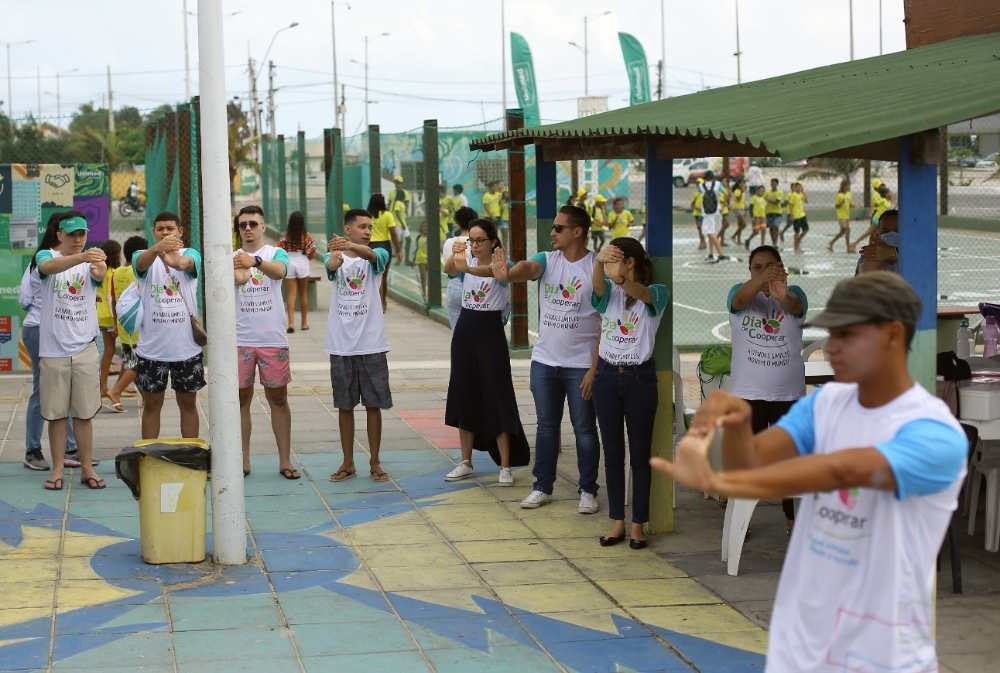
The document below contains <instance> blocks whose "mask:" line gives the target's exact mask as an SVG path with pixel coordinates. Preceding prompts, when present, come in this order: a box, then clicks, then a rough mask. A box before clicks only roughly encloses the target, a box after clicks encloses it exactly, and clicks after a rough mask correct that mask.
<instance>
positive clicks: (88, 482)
mask: <svg viewBox="0 0 1000 673" xmlns="http://www.w3.org/2000/svg"><path fill="white" fill-rule="evenodd" d="M80 483H81V484H83V485H84V486H86V487H87V488H89V489H92V490H95V491H99V490H101V489H102V488H107V486H108V485H107V484H106V483H105V482H104V480H103V479H100V478H99V477H85V478H83V479H81V480H80Z"/></svg>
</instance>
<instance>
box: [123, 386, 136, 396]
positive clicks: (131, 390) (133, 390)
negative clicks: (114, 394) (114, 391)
mask: <svg viewBox="0 0 1000 673" xmlns="http://www.w3.org/2000/svg"><path fill="white" fill-rule="evenodd" d="M138 394H139V389H138V388H136V387H135V386H129V387H128V388H126V389H125V390H123V391H122V395H138Z"/></svg>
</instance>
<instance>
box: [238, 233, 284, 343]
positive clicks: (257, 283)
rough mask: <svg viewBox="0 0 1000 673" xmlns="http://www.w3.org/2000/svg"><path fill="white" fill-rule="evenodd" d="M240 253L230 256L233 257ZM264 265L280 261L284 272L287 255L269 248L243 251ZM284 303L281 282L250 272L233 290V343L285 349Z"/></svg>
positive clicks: (259, 272)
mask: <svg viewBox="0 0 1000 673" xmlns="http://www.w3.org/2000/svg"><path fill="white" fill-rule="evenodd" d="M239 252H240V250H237V251H236V252H234V253H233V257H234V258H235V257H236V255H237V254H239ZM243 252H246V253H247V254H248V255H250V256H251V257H254V256H256V257H260V258H261V259H262V260H264V261H265V262H272V261H273V262H282V263H284V265H285V273H286V274H287V273H288V253H287V252H285V251H284V250H283V249H281V248H276V247H274V246H273V245H265V246H264V247H263V248H261V249H260V250H258V251H257V252H247V251H246V250H243ZM285 321H286V315H285V302H284V300H283V299H282V297H281V281H280V280H273V279H271V278H268V277H267V276H265V275H264V274H263V272H261V270H260V269H258V268H252V269H250V280H248V281H247V282H246V283H244V284H243V285H241V286H240V287H239V289H238V290H237V291H236V344H237V345H238V346H252V347H254V348H287V347H288V333H287V332H286V331H285Z"/></svg>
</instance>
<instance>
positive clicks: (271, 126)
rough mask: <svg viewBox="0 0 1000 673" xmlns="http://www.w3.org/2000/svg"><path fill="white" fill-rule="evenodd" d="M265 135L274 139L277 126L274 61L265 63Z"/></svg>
mask: <svg viewBox="0 0 1000 673" xmlns="http://www.w3.org/2000/svg"><path fill="white" fill-rule="evenodd" d="M267 118H268V119H267V136H268V138H269V139H271V140H273V139H274V132H275V131H276V130H277V127H276V125H275V123H274V61H268V63H267Z"/></svg>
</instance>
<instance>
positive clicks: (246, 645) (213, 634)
mask: <svg viewBox="0 0 1000 673" xmlns="http://www.w3.org/2000/svg"><path fill="white" fill-rule="evenodd" d="M290 635H291V633H290V632H289V631H288V630H286V629H271V628H263V629H261V628H243V629H234V630H230V631H214V630H213V631H180V632H177V633H174V634H173V638H174V649H175V650H176V652H177V663H178V665H180V664H198V663H200V664H202V666H204V668H206V669H211V668H212V667H210V666H208V665H207V664H206V663H205V662H213V664H214V662H219V661H222V662H225V661H228V660H230V659H232V657H233V653H234V652H239V655H240V657H241V658H242V659H244V660H247V661H253V660H256V659H265V658H283V657H294V656H295V650H294V649H293V648H292V644H291V638H290ZM221 643H225V647H220V644H221Z"/></svg>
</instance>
